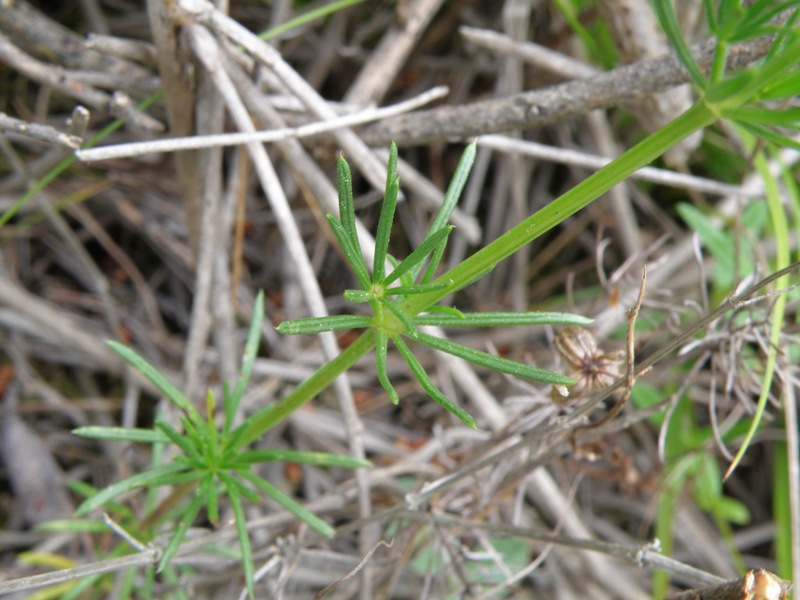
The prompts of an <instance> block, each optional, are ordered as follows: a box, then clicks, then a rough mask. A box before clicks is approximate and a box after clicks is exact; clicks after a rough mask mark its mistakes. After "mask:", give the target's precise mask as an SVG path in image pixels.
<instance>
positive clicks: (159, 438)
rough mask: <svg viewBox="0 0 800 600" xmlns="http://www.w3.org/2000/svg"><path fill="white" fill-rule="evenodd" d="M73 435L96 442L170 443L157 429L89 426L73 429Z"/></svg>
mask: <svg viewBox="0 0 800 600" xmlns="http://www.w3.org/2000/svg"><path fill="white" fill-rule="evenodd" d="M72 434H73V435H79V436H81V437H85V438H91V439H94V440H113V441H115V442H135V443H141V444H165V443H167V442H169V438H168V437H167V436H165V435H164V434H163V433H162V432H160V431H158V430H156V429H141V428H138V427H105V426H102V425H87V426H85V427H78V428H77V429H73V430H72Z"/></svg>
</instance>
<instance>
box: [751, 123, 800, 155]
mask: <svg viewBox="0 0 800 600" xmlns="http://www.w3.org/2000/svg"><path fill="white" fill-rule="evenodd" d="M739 126H741V127H742V128H744V129H746V130H747V131H749V132H750V133H752V134H753V135H754V136H756V137H762V138H764V139H765V140H767V141H769V142H772V143H773V144H775V145H776V146H778V147H779V148H781V147H785V148H791V149H792V150H797V151H798V152H800V142H798V141H797V140H795V139H793V138H790V137H789V136H786V135H783V134H782V133H778V132H777V131H774V130H772V129H770V128H768V127H764V126H763V125H759V124H758V123H739Z"/></svg>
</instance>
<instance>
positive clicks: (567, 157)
mask: <svg viewBox="0 0 800 600" xmlns="http://www.w3.org/2000/svg"><path fill="white" fill-rule="evenodd" d="M478 146H482V147H485V148H493V149H495V150H499V151H500V152H516V153H519V154H523V155H525V156H533V157H535V158H540V159H544V160H550V161H553V162H558V163H562V164H567V165H575V166H578V167H585V168H587V169H592V170H597V169H601V168H603V167H604V166H606V165H607V164H608V163H610V162H611V161H612V160H613V159H611V158H606V157H604V156H597V155H595V154H589V153H588V152H581V151H579V150H571V149H568V148H557V147H555V146H548V145H546V144H540V143H538V142H531V141H527V140H517V139H514V138H511V137H508V136H505V135H494V134H492V135H482V136H480V137H479V138H478ZM631 178H632V179H641V180H642V181H652V182H653V183H659V184H661V185H667V186H670V187H677V188H685V189H689V190H695V191H697V192H702V193H706V194H720V195H730V194H738V195H740V196H745V197H753V198H755V197H758V196H759V195H760V192H759V191H757V190H753V189H749V188H748V187H747V186H738V185H730V184H726V183H720V182H718V181H714V180H713V179H707V178H705V177H698V176H696V175H687V174H684V173H678V172H677V171H670V170H669V169H658V168H655V167H642V168H641V169H639V170H638V171H636V172H635V173H633V174H632V175H631Z"/></svg>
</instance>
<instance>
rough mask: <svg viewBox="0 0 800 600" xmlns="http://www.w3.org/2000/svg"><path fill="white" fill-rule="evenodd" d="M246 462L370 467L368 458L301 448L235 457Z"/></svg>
mask: <svg viewBox="0 0 800 600" xmlns="http://www.w3.org/2000/svg"><path fill="white" fill-rule="evenodd" d="M236 460H241V461H244V462H247V463H257V462H269V461H275V460H285V461H289V462H296V463H302V464H307V465H318V466H321V467H343V468H346V469H360V468H363V467H370V466H372V463H370V462H369V461H368V460H362V459H360V458H354V457H352V456H342V455H340V454H329V453H327V452H305V451H302V450H284V449H282V448H275V449H270V450H251V451H249V452H242V453H241V454H239V456H237V457H236Z"/></svg>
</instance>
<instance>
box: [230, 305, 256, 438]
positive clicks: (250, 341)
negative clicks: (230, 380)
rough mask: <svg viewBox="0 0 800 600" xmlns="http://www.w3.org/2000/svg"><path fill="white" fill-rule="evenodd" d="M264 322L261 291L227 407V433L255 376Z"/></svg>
mask: <svg viewBox="0 0 800 600" xmlns="http://www.w3.org/2000/svg"><path fill="white" fill-rule="evenodd" d="M263 322H264V290H259V292H258V295H257V296H256V302H255V304H254V305H253V320H252V321H251V322H250V329H249V330H248V331H247V341H246V342H245V344H244V355H243V356H242V367H241V371H240V373H239V379H237V380H236V387H234V388H233V395H232V396H231V399H230V403H228V404H227V405H226V407H225V429H224V431H225V432H228V431H230V429H231V426H232V425H233V419H234V416H235V415H236V412H237V411H238V409H239V402H241V400H242V398H243V397H244V392H245V390H246V389H247V384H248V383H250V377H251V376H252V375H253V366H254V365H255V363H256V356H257V355H258V344H259V341H260V340H261V324H262V323H263Z"/></svg>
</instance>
